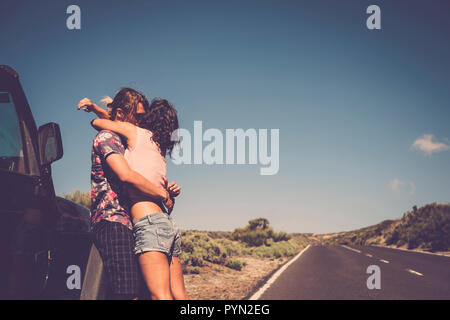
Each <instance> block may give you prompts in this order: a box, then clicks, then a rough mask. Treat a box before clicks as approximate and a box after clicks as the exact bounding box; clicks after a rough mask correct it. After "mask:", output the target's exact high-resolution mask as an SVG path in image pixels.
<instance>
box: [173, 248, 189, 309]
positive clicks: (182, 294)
mask: <svg viewBox="0 0 450 320" xmlns="http://www.w3.org/2000/svg"><path fill="white" fill-rule="evenodd" d="M171 260H172V261H171V263H170V290H171V291H172V295H173V297H174V299H175V300H189V298H188V296H187V293H186V289H185V287H184V279H183V270H182V267H181V262H180V258H178V257H172V259H171Z"/></svg>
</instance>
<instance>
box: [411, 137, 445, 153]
mask: <svg viewBox="0 0 450 320" xmlns="http://www.w3.org/2000/svg"><path fill="white" fill-rule="evenodd" d="M411 147H412V148H413V149H416V150H419V151H422V152H423V153H425V154H426V155H428V156H429V155H431V154H432V153H433V152H441V151H447V150H450V145H448V144H445V143H443V142H438V141H434V136H433V135H432V134H424V135H423V136H421V137H420V138H417V139H416V141H414V143H413V144H412V146H411Z"/></svg>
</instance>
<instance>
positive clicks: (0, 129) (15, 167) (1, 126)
mask: <svg viewBox="0 0 450 320" xmlns="http://www.w3.org/2000/svg"><path fill="white" fill-rule="evenodd" d="M0 169H4V170H8V171H16V172H21V173H25V162H24V153H23V144H22V134H21V130H20V123H19V117H18V116H17V112H16V108H15V105H14V102H13V99H12V97H11V94H10V93H9V92H5V91H0Z"/></svg>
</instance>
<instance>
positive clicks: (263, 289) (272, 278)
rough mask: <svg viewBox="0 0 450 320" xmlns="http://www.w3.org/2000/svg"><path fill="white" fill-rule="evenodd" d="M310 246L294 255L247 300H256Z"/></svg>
mask: <svg viewBox="0 0 450 320" xmlns="http://www.w3.org/2000/svg"><path fill="white" fill-rule="evenodd" d="M310 246H311V245H309V244H308V246H307V247H306V248H305V249H303V250H302V251H301V252H300V253H299V254H298V255H296V256H295V257H294V258H292V260H291V261H289V262H288V263H286V264H285V265H284V266H282V267H281V268H280V269H279V270H278V271H277V272H275V273H274V275H273V276H272V277H270V279H269V280H268V281H267V282H266V283H265V284H264V285H263V286H262V287H261V288H260V289H259V290H258V291H256V293H255V294H253V295H252V296H251V297H250V299H249V300H258V299H259V298H260V297H261V296H262V294H263V293H264V292H265V291H266V290H267V289H268V288H269V287H270V285H271V284H272V283H274V282H275V280H277V279H278V277H279V276H280V275H281V274H282V273H283V272H284V271H285V270H286V269H287V268H288V267H289V266H290V265H291V264H292V263H294V261H296V260H297V259H298V258H300V256H301V255H302V254H303V253H304V252H305V251H306V250H308V248H309V247H310Z"/></svg>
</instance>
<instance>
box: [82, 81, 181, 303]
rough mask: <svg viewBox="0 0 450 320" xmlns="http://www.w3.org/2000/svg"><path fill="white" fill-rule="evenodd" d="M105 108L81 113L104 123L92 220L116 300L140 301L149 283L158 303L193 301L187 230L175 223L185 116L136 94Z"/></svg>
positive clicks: (122, 94)
mask: <svg viewBox="0 0 450 320" xmlns="http://www.w3.org/2000/svg"><path fill="white" fill-rule="evenodd" d="M104 103H105V104H106V106H107V108H108V111H106V110H104V109H102V108H100V107H99V106H97V105H96V104H94V103H92V101H91V100H89V99H87V98H85V99H82V100H81V101H80V102H79V104H78V106H77V109H78V110H80V109H82V110H84V111H87V112H94V113H95V114H96V115H97V116H98V118H97V119H94V120H93V121H92V122H91V125H92V126H93V127H94V128H95V129H97V130H98V131H99V133H98V134H97V135H96V136H95V138H94V141H93V145H92V152H91V157H92V171H91V187H92V194H91V201H92V203H91V217H92V224H93V229H92V230H93V233H94V243H95V245H96V247H97V249H98V251H99V252H100V255H101V257H102V260H103V265H104V268H105V271H106V274H107V277H108V280H109V287H110V290H111V297H110V298H112V299H137V298H138V296H139V295H140V292H143V290H142V288H139V286H140V283H141V282H142V279H143V280H144V282H145V284H146V287H147V289H148V291H149V292H150V295H151V298H152V299H157V300H161V299H164V300H170V299H177V300H186V299H188V297H187V294H186V290H185V287H184V280H183V273H182V267H181V263H180V255H181V237H180V230H179V228H178V227H177V226H176V224H175V222H174V221H173V219H172V218H171V216H170V213H171V211H172V209H173V206H174V203H175V197H176V196H178V195H179V194H180V187H179V186H178V185H177V184H176V183H175V182H171V183H168V181H167V179H166V160H165V157H166V155H170V154H171V152H172V149H173V148H174V146H175V144H176V143H177V142H178V141H177V139H176V138H175V139H174V137H172V133H173V132H174V131H175V130H176V129H178V118H177V112H176V110H175V108H174V107H173V105H172V104H171V103H170V102H169V101H167V100H165V99H159V98H158V99H154V100H152V102H151V103H149V102H148V101H147V99H146V97H145V96H144V95H143V94H141V93H140V92H138V91H136V90H134V89H131V88H122V89H121V90H120V91H119V92H117V94H116V95H115V96H114V99H110V98H109V99H106V100H105V101H104ZM139 267H140V268H139ZM139 269H140V271H139ZM140 289H141V290H140Z"/></svg>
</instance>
